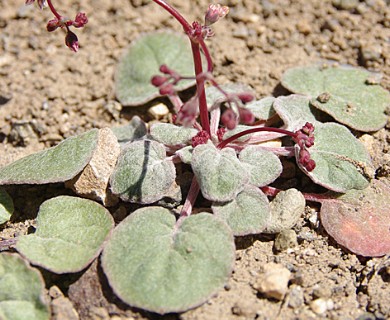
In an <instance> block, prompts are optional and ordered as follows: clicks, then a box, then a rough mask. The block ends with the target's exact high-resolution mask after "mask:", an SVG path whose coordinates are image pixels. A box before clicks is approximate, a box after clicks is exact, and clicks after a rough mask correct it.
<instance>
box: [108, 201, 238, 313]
mask: <svg viewBox="0 0 390 320" xmlns="http://www.w3.org/2000/svg"><path fill="white" fill-rule="evenodd" d="M234 256H235V246H234V240H233V236H232V233H231V230H230V228H229V227H228V226H227V225H226V224H225V223H223V222H222V221H221V220H219V219H217V218H215V216H213V215H211V214H209V213H199V214H197V215H194V216H190V217H188V218H184V219H183V220H181V223H180V222H179V223H176V219H175V216H174V215H173V214H172V213H170V212H169V210H167V209H164V208H161V207H148V208H142V209H139V210H137V211H136V212H134V213H132V214H131V215H130V216H129V217H127V218H126V219H125V220H123V221H122V222H121V223H120V224H119V225H118V226H117V227H116V229H115V230H114V232H113V235H112V237H111V239H110V240H109V242H108V243H107V245H106V247H105V248H104V251H103V255H102V265H103V270H104V272H105V274H106V275H107V278H108V282H109V284H110V286H111V287H112V289H113V290H114V292H115V293H116V294H117V295H118V296H119V297H120V298H121V299H122V300H123V301H125V302H126V303H128V304H129V305H131V306H135V307H139V308H142V309H145V310H149V311H153V312H158V313H161V314H163V313H168V312H181V311H185V310H187V309H189V308H192V307H195V306H198V305H200V304H202V303H203V302H205V301H206V300H207V299H208V298H209V297H210V296H211V295H213V294H214V293H215V292H217V291H218V290H219V289H220V288H222V287H223V285H224V284H225V283H226V281H227V280H228V278H229V276H230V273H231V270H232V266H233V264H234Z"/></svg>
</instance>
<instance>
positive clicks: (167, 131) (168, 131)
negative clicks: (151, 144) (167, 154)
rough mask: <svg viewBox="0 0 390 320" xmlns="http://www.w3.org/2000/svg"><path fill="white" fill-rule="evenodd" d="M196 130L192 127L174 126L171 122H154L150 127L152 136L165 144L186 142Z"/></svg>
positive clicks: (172, 144)
mask: <svg viewBox="0 0 390 320" xmlns="http://www.w3.org/2000/svg"><path fill="white" fill-rule="evenodd" d="M198 132H199V131H198V130H196V129H194V128H186V127H183V126H175V125H174V124H171V123H156V124H154V125H152V127H151V128H150V135H151V136H152V138H153V139H154V140H156V141H158V142H161V143H163V144H165V145H166V146H177V145H183V144H184V145H185V144H188V143H190V142H191V139H192V138H193V137H195V136H196V134H197V133H198Z"/></svg>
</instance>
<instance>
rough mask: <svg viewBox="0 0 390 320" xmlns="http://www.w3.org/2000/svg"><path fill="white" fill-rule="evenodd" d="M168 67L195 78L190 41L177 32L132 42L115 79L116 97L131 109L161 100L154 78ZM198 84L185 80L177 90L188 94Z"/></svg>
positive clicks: (153, 35)
mask: <svg viewBox="0 0 390 320" xmlns="http://www.w3.org/2000/svg"><path fill="white" fill-rule="evenodd" d="M162 64H166V65H167V66H168V67H169V68H171V69H173V70H175V71H176V72H177V73H179V74H181V75H184V76H191V75H193V74H194V63H193V60H192V52H191V48H190V47H189V43H188V39H186V38H185V37H183V36H182V35H181V34H177V33H173V32H167V31H165V32H153V33H149V34H145V35H142V36H140V37H139V38H138V39H136V40H134V41H132V42H131V45H130V46H129V48H128V49H127V50H126V52H125V54H124V56H123V57H122V60H121V61H120V63H119V65H118V68H117V71H116V77H115V88H116V96H117V98H118V100H119V101H120V102H121V103H122V104H123V105H127V106H138V105H141V104H144V103H145V102H148V101H150V100H152V99H154V98H156V97H158V96H160V94H159V90H158V88H156V87H155V86H153V85H152V84H151V82H150V81H151V78H152V77H153V76H155V75H158V74H159V68H160V66H161V65H162ZM194 84H195V80H183V81H180V83H179V84H178V85H177V86H176V88H177V89H179V90H184V89H186V88H189V87H191V86H193V85H194Z"/></svg>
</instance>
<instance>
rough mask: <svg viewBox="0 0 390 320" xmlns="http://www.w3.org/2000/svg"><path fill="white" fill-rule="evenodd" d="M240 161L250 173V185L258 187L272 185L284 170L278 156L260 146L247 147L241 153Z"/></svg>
mask: <svg viewBox="0 0 390 320" xmlns="http://www.w3.org/2000/svg"><path fill="white" fill-rule="evenodd" d="M239 159H240V161H241V163H242V164H243V165H244V166H245V167H246V170H247V171H248V172H249V173H250V180H249V181H250V183H251V184H253V185H254V186H256V187H264V186H266V185H268V184H270V183H271V182H273V181H274V180H275V179H276V178H277V177H279V176H280V174H281V173H282V170H283V166H282V163H281V162H280V160H279V158H278V156H276V155H275V154H274V153H273V152H271V151H268V150H266V149H264V148H262V147H259V146H247V147H246V148H244V149H243V150H242V151H241V152H240V157H239Z"/></svg>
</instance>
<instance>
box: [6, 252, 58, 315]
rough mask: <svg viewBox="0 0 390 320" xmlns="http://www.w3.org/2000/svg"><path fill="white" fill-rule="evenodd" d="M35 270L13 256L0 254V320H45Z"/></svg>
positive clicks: (41, 289) (39, 279) (41, 285)
mask: <svg viewBox="0 0 390 320" xmlns="http://www.w3.org/2000/svg"><path fill="white" fill-rule="evenodd" d="M43 295H44V283H43V279H42V276H41V274H40V273H39V271H38V270H36V269H34V268H31V267H30V266H28V265H27V263H26V262H25V261H24V260H23V259H22V258H20V257H19V256H18V255H16V254H9V253H1V254H0V319H4V320H7V319H10V320H11V319H17V320H49V319H50V313H49V307H48V303H47V302H46V301H45V299H44V296H43Z"/></svg>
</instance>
